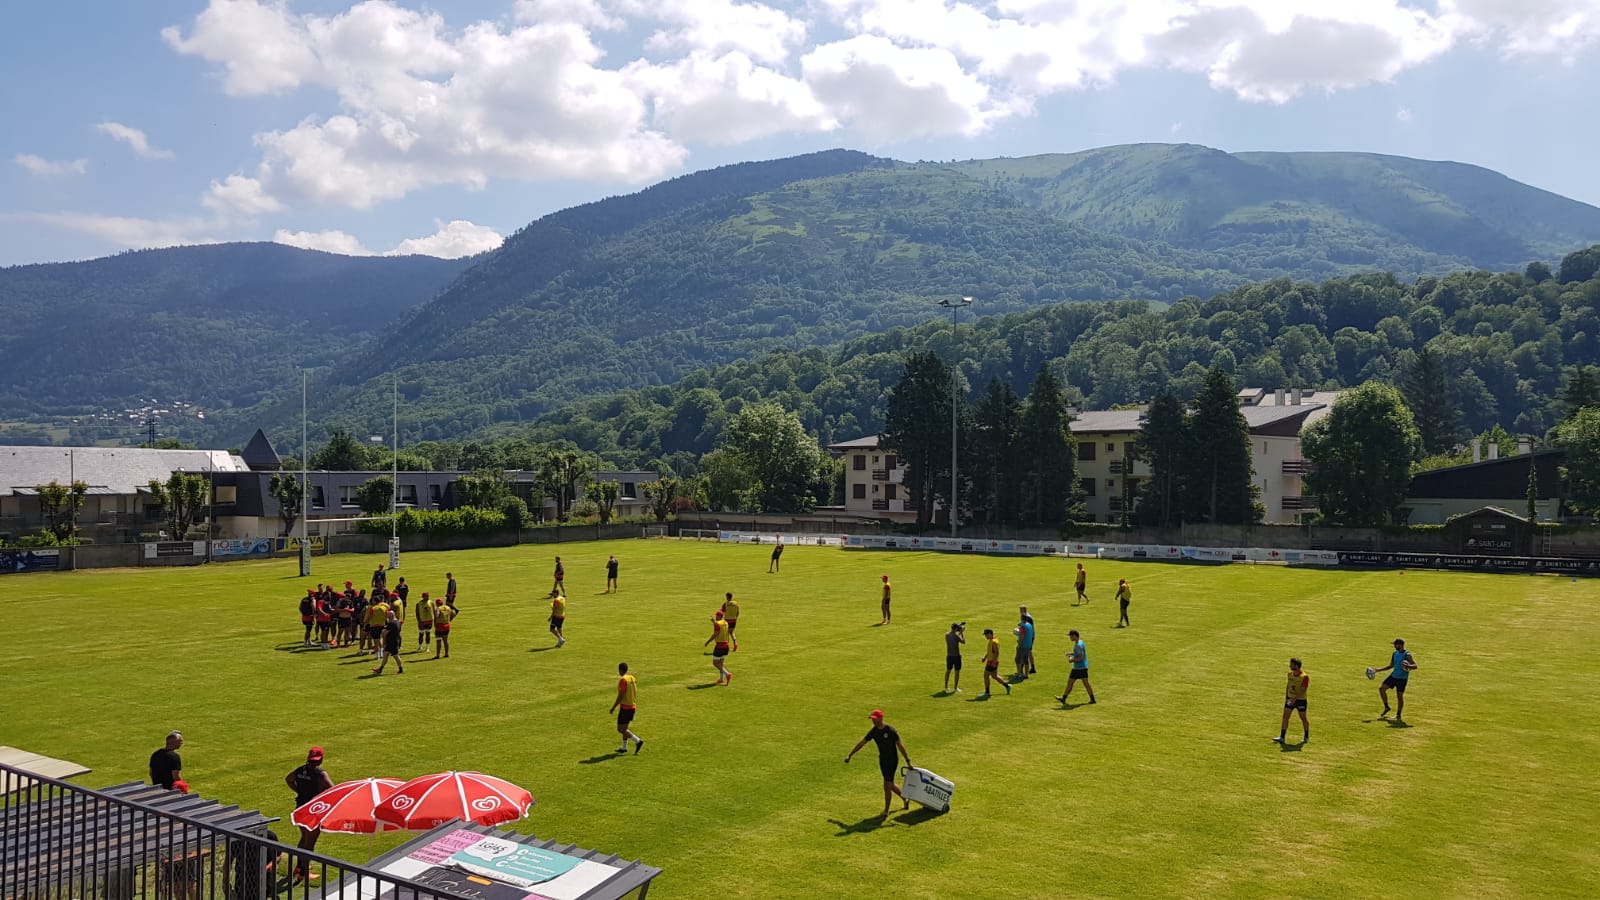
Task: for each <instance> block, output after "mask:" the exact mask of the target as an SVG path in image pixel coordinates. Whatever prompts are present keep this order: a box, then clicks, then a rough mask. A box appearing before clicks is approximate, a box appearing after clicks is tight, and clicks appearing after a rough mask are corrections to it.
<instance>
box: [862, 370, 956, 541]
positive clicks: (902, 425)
mask: <svg viewBox="0 0 1600 900" xmlns="http://www.w3.org/2000/svg"><path fill="white" fill-rule="evenodd" d="M950 380H951V372H950V367H949V366H946V365H945V364H944V362H943V361H942V360H940V359H939V357H938V356H936V355H934V354H933V353H928V352H918V353H913V354H911V355H910V356H909V357H907V359H906V364H905V371H904V373H903V374H902V375H901V376H900V380H899V382H898V383H896V384H895V386H894V387H893V388H891V389H890V390H889V398H888V404H887V407H888V408H887V411H886V413H885V415H884V422H883V436H882V438H881V440H880V441H879V443H880V445H881V446H882V447H883V448H884V449H886V450H889V451H892V452H894V454H895V455H896V456H898V457H899V458H900V461H901V462H903V463H904V464H905V466H906V475H905V482H904V483H905V488H906V491H907V493H908V494H910V496H911V500H912V502H913V503H914V504H915V505H916V509H917V528H918V529H926V528H927V527H928V524H929V523H930V522H931V521H932V520H933V506H934V503H935V502H936V501H937V500H939V499H940V498H943V499H944V501H945V506H946V508H950V506H951V504H950V499H951V498H950V496H949V492H948V490H947V489H946V488H945V486H946V485H948V484H949V483H950V439H951V434H950V404H951V402H952V401H951V384H950ZM952 521H954V520H952Z"/></svg>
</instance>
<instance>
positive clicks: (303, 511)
mask: <svg viewBox="0 0 1600 900" xmlns="http://www.w3.org/2000/svg"><path fill="white" fill-rule="evenodd" d="M306 450H307V446H306V370H305V369H301V370H300V577H301V578H307V577H310V575H311V523H310V522H309V521H308V519H309V518H310V516H311V485H310V479H309V476H310V465H311V457H310V456H309V455H307V453H306Z"/></svg>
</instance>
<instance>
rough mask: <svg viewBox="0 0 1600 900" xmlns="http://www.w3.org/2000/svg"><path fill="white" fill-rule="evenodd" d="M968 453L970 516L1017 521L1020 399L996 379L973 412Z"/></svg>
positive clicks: (992, 521) (983, 519)
mask: <svg viewBox="0 0 1600 900" xmlns="http://www.w3.org/2000/svg"><path fill="white" fill-rule="evenodd" d="M972 419H973V428H972V440H971V442H970V443H969V444H968V446H969V447H970V448H971V452H970V453H969V454H968V457H967V458H968V459H970V460H972V462H970V463H968V464H967V470H968V471H969V472H971V473H972V512H973V517H974V518H978V519H981V520H982V521H985V522H989V523H998V522H1016V521H1018V518H1019V517H1018V512H1017V510H1018V501H1019V498H1020V496H1021V491H1022V490H1023V485H1024V480H1023V472H1022V465H1021V453H1020V451H1019V449H1018V446H1017V434H1018V432H1019V430H1020V429H1021V427H1022V400H1021V399H1020V398H1019V397H1017V392H1016V391H1014V390H1012V389H1011V385H1009V384H1005V383H1003V382H1002V381H1001V380H1000V379H999V378H993V379H990V381H989V387H988V390H986V391H985V392H984V395H983V399H982V400H981V401H979V403H978V408H977V410H976V411H975V412H974V413H973V417H972Z"/></svg>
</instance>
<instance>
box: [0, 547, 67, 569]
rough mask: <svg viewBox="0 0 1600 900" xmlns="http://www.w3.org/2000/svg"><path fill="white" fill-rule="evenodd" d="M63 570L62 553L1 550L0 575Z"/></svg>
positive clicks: (46, 550) (47, 550)
mask: <svg viewBox="0 0 1600 900" xmlns="http://www.w3.org/2000/svg"><path fill="white" fill-rule="evenodd" d="M59 568H61V551H60V550H55V549H44V550H0V575H11V574H16V573H18V572H45V571H52V572H53V571H55V570H56V569H59Z"/></svg>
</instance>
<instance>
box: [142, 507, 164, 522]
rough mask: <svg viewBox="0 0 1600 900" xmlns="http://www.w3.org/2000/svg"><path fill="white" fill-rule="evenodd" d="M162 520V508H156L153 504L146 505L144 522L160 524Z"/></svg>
mask: <svg viewBox="0 0 1600 900" xmlns="http://www.w3.org/2000/svg"><path fill="white" fill-rule="evenodd" d="M161 518H162V516H161V507H159V506H156V505H155V504H153V503H148V504H145V508H144V520H145V521H146V522H159V521H161Z"/></svg>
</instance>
